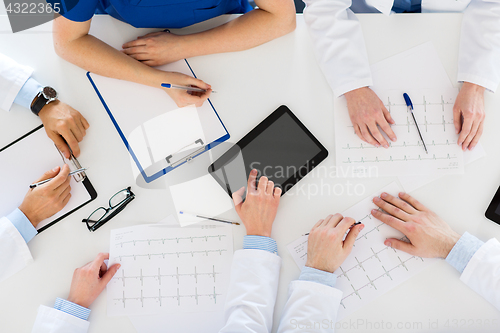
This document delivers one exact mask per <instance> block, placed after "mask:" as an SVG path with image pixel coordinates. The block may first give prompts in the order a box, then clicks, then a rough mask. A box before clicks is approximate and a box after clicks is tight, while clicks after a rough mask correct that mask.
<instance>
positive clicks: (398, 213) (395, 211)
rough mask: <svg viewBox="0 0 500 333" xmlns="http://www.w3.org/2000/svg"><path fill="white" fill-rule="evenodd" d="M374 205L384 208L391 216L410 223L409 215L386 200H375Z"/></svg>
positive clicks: (376, 198)
mask: <svg viewBox="0 0 500 333" xmlns="http://www.w3.org/2000/svg"><path fill="white" fill-rule="evenodd" d="M373 203H374V204H375V205H377V206H378V207H380V208H382V209H383V210H384V211H385V212H387V214H390V215H392V216H394V217H396V218H398V219H400V220H402V221H408V220H409V219H410V215H408V213H406V212H404V211H402V210H401V209H399V208H398V207H396V206H393V205H392V204H390V203H388V202H386V201H385V200H382V199H380V198H379V197H375V198H373Z"/></svg>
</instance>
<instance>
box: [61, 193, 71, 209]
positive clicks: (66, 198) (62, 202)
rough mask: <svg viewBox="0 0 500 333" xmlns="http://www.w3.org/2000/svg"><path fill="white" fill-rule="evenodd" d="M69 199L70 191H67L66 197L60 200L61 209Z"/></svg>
mask: <svg viewBox="0 0 500 333" xmlns="http://www.w3.org/2000/svg"><path fill="white" fill-rule="evenodd" d="M69 199H71V193H68V194H67V195H66V197H65V198H64V199H63V201H61V209H63V208H64V207H66V205H67V204H68V202H69Z"/></svg>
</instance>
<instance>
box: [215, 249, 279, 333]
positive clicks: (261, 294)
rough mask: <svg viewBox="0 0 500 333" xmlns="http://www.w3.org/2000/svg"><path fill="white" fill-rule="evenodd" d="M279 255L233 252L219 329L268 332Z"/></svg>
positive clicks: (277, 273) (255, 332) (263, 252)
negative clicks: (224, 320)
mask: <svg viewBox="0 0 500 333" xmlns="http://www.w3.org/2000/svg"><path fill="white" fill-rule="evenodd" d="M280 266H281V258H280V257H279V256H277V255H276V254H273V253H271V252H268V251H263V250H250V249H248V250H238V251H236V252H235V253H234V257H233V264H232V267H231V280H230V282H229V288H228V293H227V298H226V304H225V309H224V313H225V318H226V325H225V326H224V327H223V328H222V329H221V330H220V332H221V333H226V332H227V333H229V332H230V333H234V332H252V333H260V332H262V333H268V332H271V329H272V323H273V312H274V305H275V303H276V295H277V293H278V281H279V273H280Z"/></svg>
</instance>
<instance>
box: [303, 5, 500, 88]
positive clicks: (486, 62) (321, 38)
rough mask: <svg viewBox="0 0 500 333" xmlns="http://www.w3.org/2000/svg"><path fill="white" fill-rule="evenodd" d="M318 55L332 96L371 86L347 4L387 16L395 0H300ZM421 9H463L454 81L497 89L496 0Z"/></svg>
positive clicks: (499, 16) (499, 28) (499, 29)
mask: <svg viewBox="0 0 500 333" xmlns="http://www.w3.org/2000/svg"><path fill="white" fill-rule="evenodd" d="M304 2H305V3H306V8H305V10H304V19H305V21H306V23H307V25H308V28H309V33H310V35H311V38H312V40H313V43H314V45H315V53H316V57H317V59H318V61H319V64H320V67H321V69H322V71H323V73H324V75H325V76H326V79H327V81H328V83H329V85H330V87H331V88H332V90H333V92H334V95H335V97H338V96H340V95H343V94H344V93H346V92H349V91H351V90H354V89H357V88H361V87H366V86H371V85H372V84H373V83H372V78H371V72H370V66H369V63H368V56H367V53H366V48H365V42H364V38H363V32H362V31H361V26H360V24H359V22H358V20H357V18H356V16H355V15H354V13H353V12H352V10H351V9H350V7H351V4H352V5H353V8H355V7H358V8H359V7H364V8H367V9H372V11H376V12H377V11H378V12H381V13H384V14H386V15H389V14H390V13H391V8H392V5H393V0H354V1H351V0H304ZM422 12H424V13H429V12H463V13H464V16H463V20H462V31H461V35H460V49H459V56H458V76H457V81H461V82H462V81H467V82H471V83H474V84H477V85H480V86H483V87H485V88H486V89H488V90H491V91H495V90H496V89H497V87H498V84H499V83H500V60H499V59H500V0H422Z"/></svg>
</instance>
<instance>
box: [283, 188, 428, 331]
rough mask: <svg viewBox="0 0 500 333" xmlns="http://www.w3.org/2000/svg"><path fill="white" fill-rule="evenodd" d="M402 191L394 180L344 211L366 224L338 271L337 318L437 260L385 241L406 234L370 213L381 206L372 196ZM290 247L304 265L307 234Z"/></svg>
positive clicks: (348, 313)
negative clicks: (408, 252) (385, 243)
mask: <svg viewBox="0 0 500 333" xmlns="http://www.w3.org/2000/svg"><path fill="white" fill-rule="evenodd" d="M400 191H401V187H400V186H399V185H398V184H397V183H395V182H394V183H391V184H390V185H388V186H386V187H384V188H383V189H382V190H380V191H379V192H377V193H376V194H374V195H372V196H370V197H368V198H366V199H364V200H363V201H361V202H359V203H358V204H356V205H354V206H353V207H351V208H349V209H347V210H346V211H344V212H343V213H342V215H343V216H346V217H352V218H354V219H355V220H356V221H360V222H362V223H363V224H364V225H365V228H364V229H363V230H362V231H361V233H360V234H359V236H358V238H357V239H356V242H355V243H354V247H353V249H352V252H351V254H350V255H349V257H348V258H347V259H346V260H345V261H344V263H343V264H342V266H340V268H339V269H337V270H336V271H335V274H336V275H337V282H336V284H335V288H337V289H340V290H341V291H342V292H343V296H342V301H341V303H340V308H339V312H338V316H337V320H338V321H340V320H342V319H344V318H345V317H347V316H348V315H350V314H351V313H353V312H354V311H356V310H358V309H360V308H361V307H363V306H364V305H366V304H368V303H369V302H371V301H373V300H374V299H375V298H377V297H379V296H381V295H383V294H385V293H386V292H388V291H389V290H391V289H392V288H394V287H396V286H398V285H400V284H401V283H403V282H404V281H406V280H407V279H409V278H411V277H413V276H414V275H416V274H417V273H419V272H421V271H422V270H423V269H424V268H426V267H428V266H429V265H430V264H431V263H433V262H435V261H436V259H423V258H420V257H416V256H412V255H410V254H407V253H405V252H402V251H399V250H395V249H393V248H391V247H387V246H385V245H384V241H385V240H386V239H387V238H399V239H404V235H403V234H402V233H400V232H399V231H397V230H395V229H393V228H391V227H389V226H388V225H386V224H384V223H383V222H381V221H379V220H377V219H375V218H374V217H373V216H372V215H371V213H370V212H371V210H372V209H377V208H378V207H377V206H376V205H375V204H374V203H373V202H372V199H373V197H375V196H378V195H380V194H381V193H382V192H387V193H389V194H392V195H397V194H398V192H400ZM287 248H288V251H289V252H290V254H291V255H292V257H293V259H294V260H295V263H296V264H297V265H298V266H299V268H302V267H303V266H304V265H305V263H306V261H307V236H302V237H300V238H298V239H297V240H295V241H294V242H292V243H290V244H289V245H288V246H287Z"/></svg>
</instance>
